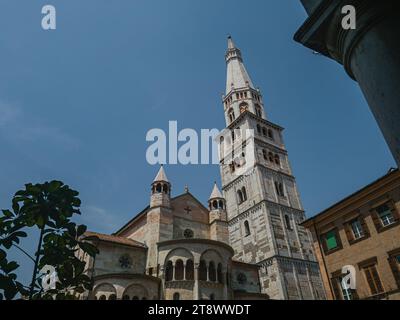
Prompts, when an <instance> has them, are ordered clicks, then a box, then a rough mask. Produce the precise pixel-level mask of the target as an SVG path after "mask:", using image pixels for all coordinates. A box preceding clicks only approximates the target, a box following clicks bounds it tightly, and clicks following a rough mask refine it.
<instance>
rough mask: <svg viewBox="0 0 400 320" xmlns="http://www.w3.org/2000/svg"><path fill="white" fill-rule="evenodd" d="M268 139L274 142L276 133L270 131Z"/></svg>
mask: <svg viewBox="0 0 400 320" xmlns="http://www.w3.org/2000/svg"><path fill="white" fill-rule="evenodd" d="M268 138H270V139H272V140H274V132H273V131H272V130H271V129H268Z"/></svg>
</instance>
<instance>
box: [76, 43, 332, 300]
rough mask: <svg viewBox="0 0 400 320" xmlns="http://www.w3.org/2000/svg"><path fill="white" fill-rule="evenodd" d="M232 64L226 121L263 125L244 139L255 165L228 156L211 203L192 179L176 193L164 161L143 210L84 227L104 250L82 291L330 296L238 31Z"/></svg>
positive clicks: (277, 130) (199, 296)
mask: <svg viewBox="0 0 400 320" xmlns="http://www.w3.org/2000/svg"><path fill="white" fill-rule="evenodd" d="M226 63H227V83H226V93H225V95H224V97H223V104H224V111H225V118H226V123H227V129H228V130H230V131H232V132H233V135H234V132H235V129H238V128H240V129H253V130H254V132H255V135H254V136H252V137H251V138H250V139H252V141H243V142H242V143H241V145H242V144H246V143H249V142H252V144H253V145H254V146H255V148H254V153H255V155H254V157H255V162H254V166H253V167H252V169H251V170H250V171H249V172H247V173H246V174H245V175H238V174H237V172H238V170H239V168H238V166H240V163H238V162H236V161H231V162H227V161H222V160H224V159H221V165H220V168H221V177H222V190H223V193H221V192H220V190H219V189H218V187H217V185H216V184H215V185H214V187H213V189H212V192H211V195H210V198H209V200H208V204H207V206H205V205H203V204H202V203H201V202H200V201H199V200H197V199H196V198H195V197H194V196H193V195H192V194H191V193H190V192H189V190H188V188H187V189H186V190H185V192H184V193H183V194H181V195H178V196H176V197H172V196H171V190H172V183H171V182H170V181H169V180H168V178H167V175H166V172H165V170H164V168H163V167H161V168H160V170H159V172H158V174H157V175H156V177H155V179H154V181H153V183H152V184H151V195H150V201H149V205H148V206H147V207H146V208H145V209H144V210H143V211H142V212H140V213H139V214H137V215H135V216H134V217H133V218H132V220H131V221H129V222H128V223H126V224H125V225H124V226H123V227H122V228H120V230H118V231H116V232H115V233H113V234H112V235H106V234H100V233H97V232H86V233H85V235H84V237H85V239H86V240H87V241H91V242H92V243H94V244H95V245H96V246H97V247H98V249H99V252H100V253H99V254H98V255H97V256H96V257H95V258H94V259H93V258H90V257H87V256H85V255H83V254H82V255H81V258H82V259H84V260H85V261H86V263H87V270H88V273H89V275H90V276H91V277H93V280H94V287H93V290H92V291H91V292H86V293H85V294H84V295H82V296H81V298H82V299H95V300H117V299H118V300H119V299H122V300H143V299H166V300H179V299H182V300H184V299H185V300H231V299H234V300H248V299H299V300H300V299H325V293H324V289H323V285H322V281H321V277H320V273H319V267H318V263H317V262H316V260H315V257H314V254H313V249H312V244H311V240H310V235H309V233H308V232H307V231H306V230H305V229H304V228H303V227H301V226H299V223H300V222H302V221H304V219H305V214H304V211H303V209H302V206H301V202H300V198H299V194H298V191H297V188H296V182H295V178H294V177H293V175H292V172H291V169H290V165H289V161H288V155H287V151H286V149H285V146H284V143H283V138H282V131H283V128H281V127H280V126H278V125H276V124H274V123H272V122H270V121H268V120H267V118H266V114H265V110H264V103H263V98H262V95H261V92H260V90H258V89H256V88H255V87H254V85H253V83H252V81H251V79H250V77H249V75H248V73H247V71H246V68H245V66H244V64H243V60H242V55H241V52H240V50H239V49H238V48H236V46H235V45H234V43H233V41H232V39H231V38H230V37H229V38H228V51H227V53H226ZM238 139H239V138H238Z"/></svg>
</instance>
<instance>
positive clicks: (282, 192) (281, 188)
mask: <svg viewBox="0 0 400 320" xmlns="http://www.w3.org/2000/svg"><path fill="white" fill-rule="evenodd" d="M279 193H280V195H281V196H282V197H284V196H285V189H283V184H282V183H280V184H279Z"/></svg>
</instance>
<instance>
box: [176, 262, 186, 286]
mask: <svg viewBox="0 0 400 320" xmlns="http://www.w3.org/2000/svg"><path fill="white" fill-rule="evenodd" d="M183 272H184V268H183V261H182V260H177V261H176V262H175V280H178V281H181V280H183Z"/></svg>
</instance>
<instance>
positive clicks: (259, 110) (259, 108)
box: [256, 104, 262, 118]
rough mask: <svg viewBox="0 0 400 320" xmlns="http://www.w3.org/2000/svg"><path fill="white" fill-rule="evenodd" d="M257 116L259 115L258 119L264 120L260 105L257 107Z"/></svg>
mask: <svg viewBox="0 0 400 320" xmlns="http://www.w3.org/2000/svg"><path fill="white" fill-rule="evenodd" d="M256 115H257V117H260V118H262V111H261V107H260V106H259V105H258V104H257V105H256Z"/></svg>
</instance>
